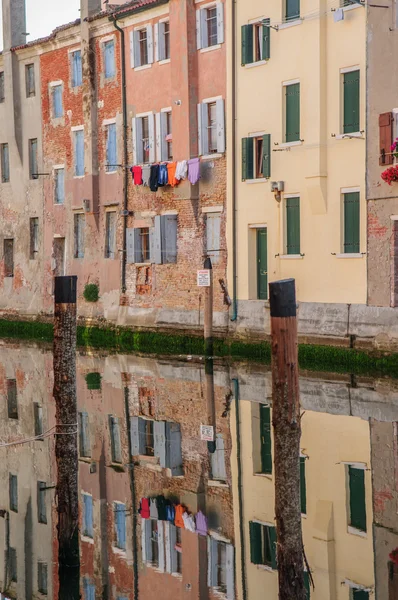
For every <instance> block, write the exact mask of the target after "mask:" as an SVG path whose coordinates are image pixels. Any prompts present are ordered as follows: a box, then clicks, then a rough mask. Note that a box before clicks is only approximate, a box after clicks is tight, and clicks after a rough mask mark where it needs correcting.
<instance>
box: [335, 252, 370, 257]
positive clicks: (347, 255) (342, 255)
mask: <svg viewBox="0 0 398 600" xmlns="http://www.w3.org/2000/svg"><path fill="white" fill-rule="evenodd" d="M364 256H365V255H364V254H360V253H355V254H354V253H353V254H349V253H348V252H347V254H336V258H363V257H364Z"/></svg>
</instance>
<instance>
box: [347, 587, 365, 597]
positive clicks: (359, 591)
mask: <svg viewBox="0 0 398 600" xmlns="http://www.w3.org/2000/svg"><path fill="white" fill-rule="evenodd" d="M350 600H369V592H368V591H367V590H366V589H364V588H353V587H352V588H350Z"/></svg>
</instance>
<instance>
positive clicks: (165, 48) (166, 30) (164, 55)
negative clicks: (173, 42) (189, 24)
mask: <svg viewBox="0 0 398 600" xmlns="http://www.w3.org/2000/svg"><path fill="white" fill-rule="evenodd" d="M159 27H160V30H159V32H160V33H161V34H162V35H163V42H160V48H161V49H162V52H161V53H160V52H159V59H160V60H167V59H169V58H170V23H169V21H165V22H164V23H159ZM160 48H159V50H160Z"/></svg>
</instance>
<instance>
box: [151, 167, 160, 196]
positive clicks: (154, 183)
mask: <svg viewBox="0 0 398 600" xmlns="http://www.w3.org/2000/svg"><path fill="white" fill-rule="evenodd" d="M158 175H159V165H152V166H151V175H150V177H149V189H150V190H151V192H157V191H158V187H159V184H158Z"/></svg>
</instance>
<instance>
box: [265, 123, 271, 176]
mask: <svg viewBox="0 0 398 600" xmlns="http://www.w3.org/2000/svg"><path fill="white" fill-rule="evenodd" d="M263 175H264V177H271V135H270V134H269V133H267V134H265V135H263Z"/></svg>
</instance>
